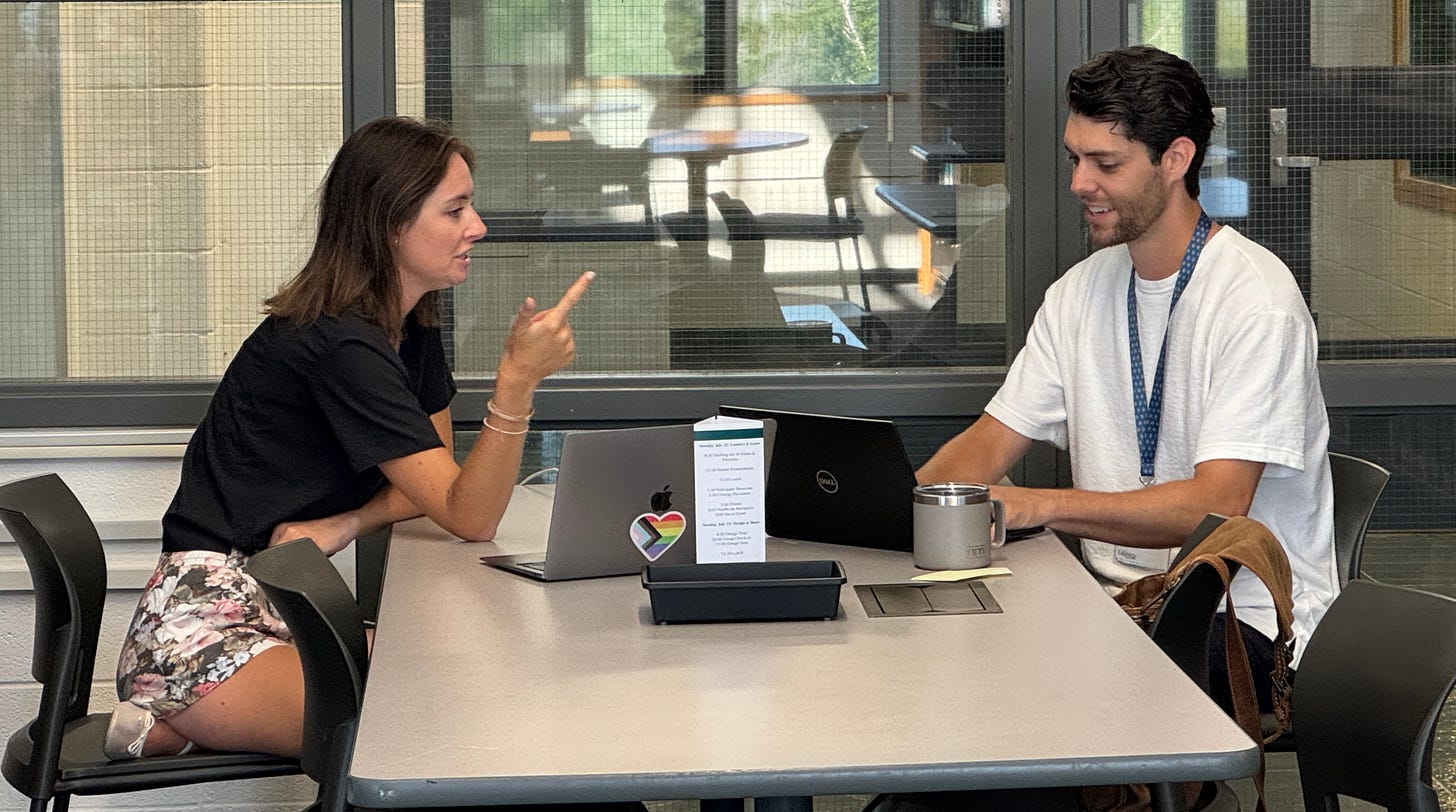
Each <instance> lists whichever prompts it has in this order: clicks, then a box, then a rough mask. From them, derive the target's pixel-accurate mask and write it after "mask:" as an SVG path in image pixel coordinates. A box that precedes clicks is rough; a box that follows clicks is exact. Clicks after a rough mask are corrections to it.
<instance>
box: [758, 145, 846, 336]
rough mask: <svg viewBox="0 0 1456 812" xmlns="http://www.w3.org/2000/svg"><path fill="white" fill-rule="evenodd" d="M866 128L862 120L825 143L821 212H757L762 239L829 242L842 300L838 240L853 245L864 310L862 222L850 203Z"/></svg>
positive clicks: (841, 260)
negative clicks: (823, 204)
mask: <svg viewBox="0 0 1456 812" xmlns="http://www.w3.org/2000/svg"><path fill="white" fill-rule="evenodd" d="M868 129H869V127H868V126H867V125H864V124H861V125H858V126H856V127H852V128H850V129H848V130H845V131H844V132H841V133H840V134H838V135H836V136H835V137H834V142H833V143H832V144H830V145H829V154H828V155H827V156H826V157H825V158H824V200H825V203H826V206H827V208H826V211H825V213H824V214H798V213H781V212H764V213H760V214H759V215H758V223H759V227H760V228H761V229H762V231H763V237H764V239H767V240H799V241H812V242H826V241H827V242H833V243H834V254H835V257H836V258H838V260H839V286H840V290H841V293H842V295H843V296H844V298H845V300H846V301H847V300H848V299H849V284H848V282H847V280H846V277H847V274H848V271H847V270H846V269H845V267H844V252H843V249H842V248H841V246H840V243H842V242H843V241H844V240H849V241H850V242H851V243H852V244H853V245H854V262H855V267H856V268H857V269H858V271H859V293H860V302H861V303H862V304H863V305H864V309H865V310H866V311H868V310H870V309H871V308H870V293H869V287H868V286H867V285H866V284H865V278H864V259H863V258H862V257H861V256H860V250H859V238H860V237H862V236H863V235H864V233H865V225H864V221H863V220H861V219H860V217H859V214H858V212H857V211H856V210H855V205H854V192H855V173H854V169H855V158H856V157H858V155H859V145H860V142H861V141H863V140H864V135H865V131H866V130H868ZM841 203H843V209H842V210H841V208H840V204H841Z"/></svg>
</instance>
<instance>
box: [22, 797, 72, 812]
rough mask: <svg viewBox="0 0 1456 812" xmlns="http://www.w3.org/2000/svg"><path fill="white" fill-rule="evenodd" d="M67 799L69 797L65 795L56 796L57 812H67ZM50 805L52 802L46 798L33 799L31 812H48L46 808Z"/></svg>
mask: <svg viewBox="0 0 1456 812" xmlns="http://www.w3.org/2000/svg"><path fill="white" fill-rule="evenodd" d="M66 799H67V796H65V795H57V796H56V798H55V801H56V812H66ZM49 804H50V801H49V800H48V799H46V798H31V799H30V812H46V807H47V806H48V805H49Z"/></svg>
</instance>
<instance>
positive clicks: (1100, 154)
mask: <svg viewBox="0 0 1456 812" xmlns="http://www.w3.org/2000/svg"><path fill="white" fill-rule="evenodd" d="M1067 96H1068V101H1069V104H1070V107H1071V114H1070V116H1069V117H1068V119H1067V125H1066V129H1065V132H1064V136H1063V141H1064V145H1065V147H1066V150H1067V156H1068V159H1069V160H1070V161H1071V162H1072V186H1071V190H1072V193H1073V194H1075V195H1076V196H1077V198H1078V199H1079V200H1080V201H1081V203H1082V214H1083V218H1084V219H1085V221H1086V225H1087V229H1088V232H1089V234H1090V237H1091V241H1092V243H1093V244H1094V245H1095V246H1096V247H1097V248H1098V249H1100V250H1098V251H1097V252H1096V253H1094V254H1093V255H1092V256H1091V257H1088V258H1087V259H1086V260H1084V261H1082V262H1080V263H1078V264H1077V265H1076V266H1074V267H1073V268H1072V269H1071V270H1069V271H1068V272H1067V273H1066V275H1065V276H1063V277H1062V278H1061V279H1059V280H1058V281H1057V282H1056V283H1054V284H1053V285H1052V286H1051V287H1050V288H1049V289H1048V290H1047V294H1046V300H1045V302H1044V304H1043V305H1042V308H1041V310H1040V312H1038V313H1037V316H1036V319H1035V321H1034V322H1033V324H1032V327H1031V331H1030V333H1029V334H1028V336H1027V341H1026V347H1025V348H1024V349H1023V350H1022V351H1021V353H1020V355H1018V356H1017V358H1016V361H1015V363H1013V364H1012V366H1011V369H1010V371H1009V373H1008V374H1007V377H1006V382H1005V383H1004V384H1003V385H1002V387H1001V390H1000V391H999V392H997V394H996V396H995V398H993V399H992V401H991V403H990V404H989V405H987V407H986V411H985V414H984V415H983V416H982V417H981V418H980V419H978V420H977V421H976V422H975V423H974V424H972V425H971V426H970V428H968V429H966V430H965V431H964V432H962V433H961V434H960V435H958V436H957V437H955V438H953V439H952V440H951V441H950V442H948V443H946V445H945V446H944V447H943V448H941V449H940V450H939V451H938V452H937V453H936V454H935V455H934V456H933V457H932V458H931V459H930V461H929V462H927V463H926V464H925V466H924V467H923V468H921V469H920V471H919V472H918V474H917V477H918V478H919V480H920V481H921V482H947V481H961V482H965V481H970V482H996V481H998V480H1000V479H1001V477H1002V476H1003V475H1004V474H1005V473H1006V472H1007V471H1008V470H1010V468H1011V466H1012V465H1014V464H1015V463H1016V462H1017V461H1018V460H1019V459H1020V458H1021V457H1022V455H1023V454H1025V453H1026V451H1027V449H1028V448H1029V447H1030V445H1031V443H1032V442H1033V441H1036V440H1042V441H1046V442H1050V443H1052V444H1054V445H1056V446H1057V447H1059V448H1064V449H1067V450H1068V451H1069V452H1070V455H1071V461H1072V475H1073V483H1074V485H1075V487H1074V488H1071V489H1056V490H1047V489H1034V488H1017V487H994V488H993V489H992V491H993V495H994V496H995V497H996V498H999V499H1001V500H1002V501H1003V502H1004V503H1005V506H1006V520H1007V524H1008V526H1010V527H1029V526H1035V525H1045V526H1047V527H1049V528H1053V529H1056V530H1061V531H1064V532H1067V533H1070V534H1072V535H1075V536H1080V537H1081V538H1082V539H1083V540H1084V541H1083V543H1082V549H1083V557H1084V558H1085V560H1086V563H1087V564H1088V566H1089V567H1090V568H1091V569H1092V570H1093V572H1094V573H1096V574H1097V575H1098V576H1099V577H1100V578H1102V579H1104V580H1105V582H1106V584H1107V585H1108V586H1109V588H1115V587H1116V586H1118V585H1121V584H1125V583H1127V582H1129V581H1131V580H1134V579H1136V578H1138V577H1141V576H1143V575H1146V574H1148V573H1151V572H1159V571H1163V570H1166V569H1167V567H1168V564H1169V562H1170V560H1171V558H1172V555H1173V554H1174V553H1175V552H1176V548H1177V547H1178V546H1179V545H1181V544H1182V542H1183V539H1184V538H1185V537H1186V536H1187V535H1188V534H1189V533H1190V532H1191V531H1192V530H1193V529H1194V527H1195V526H1197V525H1198V523H1199V521H1200V520H1202V519H1203V517H1204V516H1205V515H1206V514H1208V513H1221V514H1224V515H1229V516H1234V515H1247V516H1250V517H1252V518H1254V519H1257V520H1258V521H1260V522H1262V523H1264V524H1265V525H1267V526H1268V527H1269V529H1270V530H1271V531H1273V533H1274V535H1275V536H1276V537H1277V538H1278V539H1279V540H1280V542H1281V543H1282V544H1283V546H1284V549H1285V552H1286V553H1287V554H1288V556H1289V562H1290V566H1291V568H1292V570H1293V574H1294V624H1293V631H1294V635H1295V650H1294V664H1295V665H1296V666H1297V665H1298V659H1299V656H1300V655H1301V653H1302V652H1303V648H1304V644H1305V642H1307V641H1308V639H1309V635H1310V633H1311V632H1312V631H1313V630H1314V626H1315V624H1316V623H1317V622H1318V621H1319V618H1320V616H1321V615H1323V613H1324V611H1325V609H1326V608H1327V607H1328V606H1329V604H1330V602H1331V601H1332V600H1333V599H1334V596H1335V594H1336V592H1337V591H1338V586H1337V585H1338V580H1337V579H1336V570H1335V558H1334V549H1333V525H1332V516H1331V510H1332V493H1331V487H1330V473H1329V463H1328V461H1327V457H1326V445H1327V443H1328V439H1329V425H1328V421H1327V418H1326V414H1325V404H1324V396H1323V394H1322V393H1321V391H1320V382H1319V375H1318V369H1317V364H1316V361H1317V358H1316V353H1317V345H1316V337H1315V329H1314V324H1313V321H1312V320H1311V318H1310V315H1309V310H1308V308H1306V306H1305V304H1304V300H1303V298H1302V297H1301V295H1300V292H1299V289H1298V287H1297V286H1296V285H1295V282H1294V279H1293V277H1292V276H1291V274H1290V272H1289V269H1288V268H1287V267H1286V266H1285V265H1284V263H1282V262H1281V261H1280V260H1279V259H1278V257H1275V256H1274V255H1273V254H1271V253H1270V252H1269V251H1267V250H1265V249H1264V248H1262V247H1260V246H1259V245H1257V244H1255V243H1253V242H1251V241H1249V240H1248V239H1247V238H1245V237H1244V236H1243V235H1241V234H1239V233H1237V232H1236V231H1235V230H1234V229H1232V228H1230V227H1228V226H1221V225H1219V224H1217V223H1213V222H1211V221H1210V220H1209V219H1208V218H1207V216H1206V215H1205V214H1204V212H1203V209H1202V207H1201V206H1200V205H1199V203H1198V170H1199V168H1200V167H1201V166H1202V164H1203V159H1204V154H1205V152H1206V150H1207V148H1208V140H1209V133H1210V132H1211V130H1212V129H1213V111H1212V105H1211V103H1210V102H1209V98H1208V93H1207V91H1206V90H1205V88H1204V84H1203V80H1202V79H1201V78H1200V77H1199V75H1198V73H1197V72H1196V71H1195V70H1194V69H1193V66H1191V65H1189V64H1188V63H1187V62H1185V61H1184V60H1182V59H1179V58H1177V57H1175V56H1173V55H1171V54H1167V53H1164V52H1162V51H1159V50H1157V49H1155V48H1148V47H1133V48H1123V49H1120V50H1116V51H1110V52H1107V53H1104V54H1101V55H1099V56H1097V57H1096V58H1095V59H1093V60H1092V61H1091V62H1088V63H1087V64H1086V65H1083V66H1082V67H1080V68H1077V69H1076V70H1075V71H1073V72H1072V74H1071V77H1070V78H1069V79H1068V82H1067ZM1135 402H1137V403H1139V405H1138V406H1135V405H1134V404H1135ZM1232 592H1233V595H1234V601H1235V609H1236V611H1237V614H1238V619H1239V622H1240V624H1241V625H1242V628H1241V632H1242V635H1243V638H1244V640H1245V643H1246V645H1247V646H1248V648H1249V657H1250V662H1251V663H1252V665H1253V670H1254V674H1255V681H1256V686H1255V687H1256V689H1257V691H1258V693H1259V695H1260V703H1261V705H1262V706H1263V707H1264V708H1265V709H1266V710H1267V709H1268V708H1270V707H1271V686H1270V684H1269V680H1268V675H1269V672H1270V666H1271V665H1272V663H1273V656H1274V653H1273V644H1272V643H1271V642H1270V641H1271V638H1273V637H1274V636H1275V633H1276V632H1275V615H1274V608H1273V602H1272V600H1271V598H1270V596H1269V594H1268V592H1267V591H1265V589H1264V587H1263V584H1262V583H1261V582H1259V581H1258V580H1257V579H1256V578H1254V577H1253V576H1252V574H1251V573H1249V572H1241V573H1240V574H1239V576H1238V578H1237V579H1236V580H1235V581H1234V583H1233V586H1232ZM1222 621H1223V616H1222V615H1220V616H1219V621H1218V625H1216V627H1215V630H1214V635H1213V639H1214V640H1215V641H1216V643H1215V645H1216V646H1217V647H1218V648H1221V647H1222V641H1223V639H1224V637H1223V629H1222V626H1221V624H1222ZM1210 660H1211V662H1212V664H1213V665H1214V666H1215V669H1216V670H1218V671H1220V672H1221V671H1222V668H1223V664H1224V661H1223V656H1222V654H1221V652H1218V651H1216V652H1214V654H1213V656H1211V657H1210ZM1213 682H1214V685H1215V688H1218V687H1223V688H1224V690H1225V691H1226V683H1225V682H1224V680H1223V679H1222V678H1221V677H1220V676H1218V675H1215V678H1214V680H1213Z"/></svg>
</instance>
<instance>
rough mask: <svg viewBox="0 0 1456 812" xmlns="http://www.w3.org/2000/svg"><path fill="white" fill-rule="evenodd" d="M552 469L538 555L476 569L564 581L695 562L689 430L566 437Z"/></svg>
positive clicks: (498, 558)
mask: <svg viewBox="0 0 1456 812" xmlns="http://www.w3.org/2000/svg"><path fill="white" fill-rule="evenodd" d="M559 467H560V471H559V473H558V474H557V477H556V496H555V500H554V501H553V502H552V505H551V525H550V527H549V528H548V530H547V534H546V549H545V550H542V551H539V552H536V553H523V554H517V555H494V556H484V557H482V558H481V559H480V560H481V561H483V562H484V563H486V564H488V565H490V566H492V567H498V568H500V569H503V570H509V571H511V572H514V573H519V574H521V575H525V576H528V577H530V578H535V579H537V580H541V581H566V580H571V579H574V578H600V577H603V576H608V575H632V574H636V573H638V572H641V571H642V567H643V566H645V565H647V564H653V563H659V564H691V563H693V562H694V561H695V560H696V546H697V544H696V541H695V540H694V538H693V518H694V512H693V427H692V426H691V425H690V424H684V425H680V426H652V427H649V428H640V429H604V430H600V431H581V432H572V433H570V434H567V435H566V436H565V438H564V439H563V440H562V444H561V462H560V466H559Z"/></svg>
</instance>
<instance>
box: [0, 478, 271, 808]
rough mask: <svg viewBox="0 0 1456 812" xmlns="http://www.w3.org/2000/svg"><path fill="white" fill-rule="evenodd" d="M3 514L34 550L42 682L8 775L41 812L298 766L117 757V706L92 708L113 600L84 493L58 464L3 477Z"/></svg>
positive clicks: (230, 756) (28, 556)
mask: <svg viewBox="0 0 1456 812" xmlns="http://www.w3.org/2000/svg"><path fill="white" fill-rule="evenodd" d="M0 521H3V522H4V524H5V526H6V528H8V529H9V530H10V535H11V536H13V537H14V539H15V542H16V544H17V545H19V547H20V552H21V554H22V555H24V556H25V563H26V566H27V567H28V568H29V570H30V578H31V581H32V583H33V585H34V589H35V648H34V654H33V656H32V659H31V675H32V676H33V677H34V678H35V680H36V682H38V683H40V684H41V698H40V709H39V712H38V713H37V715H36V718H35V719H34V720H32V721H31V722H30V723H28V724H26V725H25V726H24V727H22V728H21V729H20V730H17V731H16V732H15V733H14V734H13V735H11V736H10V739H9V741H7V742H6V744H5V757H4V761H3V763H0V767H3V772H4V775H5V780H7V781H9V782H10V785H11V786H13V787H15V788H16V789H17V790H19V791H20V792H21V793H22V794H24V795H25V796H26V797H28V798H30V799H31V800H30V809H31V812H43V810H45V809H46V808H47V806H48V805H49V804H50V803H51V802H52V801H54V803H55V807H54V808H55V809H56V810H60V811H62V812H63V810H65V809H66V808H67V807H68V806H69V804H70V797H71V796H72V795H109V794H112V793H119V792H133V791H137V790H148V789H160V788H162V787H175V786H183V785H188V784H200V783H204V782H208V781H232V780H235V779H240V778H263V777H267V776H276V775H293V774H297V773H298V772H299V765H298V762H297V761H295V760H293V759H288V758H280V757H277V756H271V755H264V754H258V753H209V752H192V753H188V754H187V755H181V756H148V757H146V758H139V759H132V760H129V761H110V760H108V759H107V758H106V756H105V755H104V754H103V753H102V750H101V743H102V740H103V739H104V738H105V735H106V726H107V723H108V722H109V721H110V714H109V713H98V714H91V715H87V713H86V711H87V706H88V704H89V701H90V694H91V681H92V672H93V669H94V666H95V661H96V640H97V638H98V636H99V634H100V629H101V613H102V606H103V604H104V603H105V600H106V554H105V551H104V550H103V549H102V546H101V539H100V538H99V537H98V536H97V534H96V527H95V525H94V524H92V522H91V518H90V517H89V516H88V515H87V514H86V510H85V508H83V507H82V506H81V503H80V502H79V501H77V499H76V496H75V494H73V493H71V489H70V488H68V487H66V483H64V482H62V481H61V478H60V477H58V476H56V475H55V474H44V475H41V476H36V477H30V478H28V479H21V480H17V481H14V482H9V483H6V484H4V485H0Z"/></svg>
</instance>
